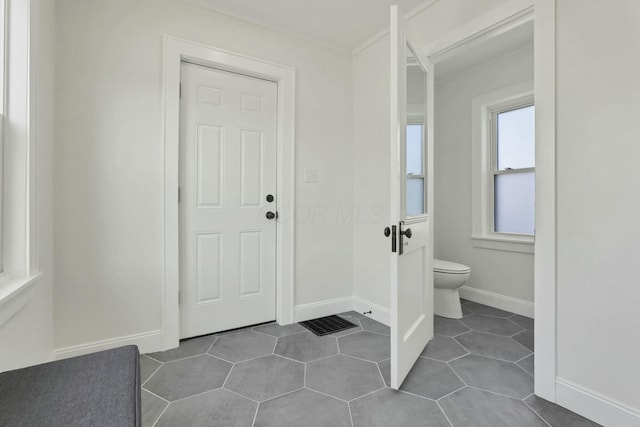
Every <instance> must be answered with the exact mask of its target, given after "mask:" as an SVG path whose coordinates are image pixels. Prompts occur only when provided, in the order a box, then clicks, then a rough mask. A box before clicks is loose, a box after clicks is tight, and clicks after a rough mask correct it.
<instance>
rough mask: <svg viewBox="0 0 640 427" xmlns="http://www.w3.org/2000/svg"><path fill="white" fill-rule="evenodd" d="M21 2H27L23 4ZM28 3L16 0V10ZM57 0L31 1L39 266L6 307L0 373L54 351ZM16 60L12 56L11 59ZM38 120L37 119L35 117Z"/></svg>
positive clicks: (0, 317)
mask: <svg viewBox="0 0 640 427" xmlns="http://www.w3.org/2000/svg"><path fill="white" fill-rule="evenodd" d="M18 3H21V5H18ZM24 5H26V2H23V1H17V0H11V1H10V2H9V10H11V13H14V12H15V11H16V10H18V9H21V7H22V6H24ZM54 17H55V9H54V7H53V2H50V1H41V0H32V1H31V17H30V19H31V22H32V26H33V28H32V32H31V34H32V39H31V49H32V51H31V61H32V62H31V66H32V71H31V73H32V74H31V79H32V83H31V90H32V93H31V97H32V98H31V101H32V104H31V119H32V122H31V135H30V138H32V139H33V145H34V146H35V150H34V153H35V163H34V166H35V168H36V171H37V173H36V180H37V183H36V186H37V192H36V197H35V199H34V202H35V205H34V206H33V208H34V211H35V213H36V215H35V231H36V239H37V240H36V242H35V247H33V248H32V250H33V251H34V260H35V270H37V271H40V272H41V275H40V276H39V278H38V279H37V280H36V281H35V283H34V284H33V285H31V287H30V288H29V290H28V291H27V292H25V293H23V294H20V296H18V297H16V298H13V299H10V300H9V301H5V302H3V303H2V304H1V305H0V348H1V349H2V350H1V351H0V371H5V370H9V369H15V368H20V367H24V366H28V365H33V364H37V363H42V362H44V361H45V359H47V358H48V357H49V356H50V354H51V351H52V350H53V289H52V286H53V265H52V260H53V254H52V233H53V231H52V223H53V218H52V141H53V94H54V86H53V75H54V71H55V70H54V68H55V67H54V57H53V52H54V40H55V32H54ZM9 59H10V60H11V57H10V58H9ZM33 120H35V121H33Z"/></svg>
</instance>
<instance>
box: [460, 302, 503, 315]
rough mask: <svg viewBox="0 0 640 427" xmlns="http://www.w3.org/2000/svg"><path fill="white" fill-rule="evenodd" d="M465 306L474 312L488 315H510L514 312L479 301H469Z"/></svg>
mask: <svg viewBox="0 0 640 427" xmlns="http://www.w3.org/2000/svg"><path fill="white" fill-rule="evenodd" d="M464 306H465V308H466V309H467V310H469V311H471V312H472V313H473V314H485V315H488V316H496V317H509V316H511V315H512V314H513V313H510V312H508V311H504V310H499V309H497V308H493V307H489V306H488V305H484V304H478V303H477V302H468V303H466V304H465V305H464Z"/></svg>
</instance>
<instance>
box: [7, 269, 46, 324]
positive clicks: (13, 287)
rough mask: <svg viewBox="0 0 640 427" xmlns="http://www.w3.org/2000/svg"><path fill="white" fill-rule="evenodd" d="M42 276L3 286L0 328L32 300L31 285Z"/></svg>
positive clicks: (38, 275)
mask: <svg viewBox="0 0 640 427" xmlns="http://www.w3.org/2000/svg"><path fill="white" fill-rule="evenodd" d="M41 276H42V274H37V275H35V276H31V277H29V278H26V279H23V280H16V281H14V282H11V283H8V284H6V285H3V286H2V288H1V289H0V290H1V291H2V293H1V296H0V328H2V327H3V326H4V324H5V323H7V322H8V321H9V320H11V319H12V318H13V317H14V316H15V315H16V314H18V312H20V311H22V309H24V308H25V307H26V306H27V305H28V304H29V303H30V302H31V300H32V299H33V285H34V283H36V282H37V281H38V279H40V277H41Z"/></svg>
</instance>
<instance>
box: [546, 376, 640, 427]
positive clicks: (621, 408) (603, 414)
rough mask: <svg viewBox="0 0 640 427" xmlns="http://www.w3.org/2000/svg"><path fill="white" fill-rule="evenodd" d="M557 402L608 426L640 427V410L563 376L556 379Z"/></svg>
mask: <svg viewBox="0 0 640 427" xmlns="http://www.w3.org/2000/svg"><path fill="white" fill-rule="evenodd" d="M556 403H557V404H558V405H560V406H563V407H565V408H567V409H569V410H571V411H573V412H575V413H576V414H580V415H582V416H583V417H586V418H588V419H590V420H592V421H595V422H596V423H598V424H602V425H603V426H606V427H640V410H638V409H633V408H630V407H629V406H627V405H624V404H622V403H620V402H616V401H615V400H612V399H609V398H608V397H605V396H602V395H600V394H598V393H596V392H594V391H591V390H588V389H586V388H584V387H581V386H579V385H577V384H574V383H572V382H570V381H567V380H564V379H562V378H558V379H556Z"/></svg>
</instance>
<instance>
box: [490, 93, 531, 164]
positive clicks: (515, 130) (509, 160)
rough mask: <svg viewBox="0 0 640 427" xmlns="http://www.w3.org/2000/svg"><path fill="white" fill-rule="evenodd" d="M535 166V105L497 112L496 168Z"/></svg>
mask: <svg viewBox="0 0 640 427" xmlns="http://www.w3.org/2000/svg"><path fill="white" fill-rule="evenodd" d="M534 166H535V107H534V106H533V105H532V106H530V107H524V108H518V109H517V110H512V111H507V112H504V113H500V114H498V170H504V169H507V168H511V169H520V168H532V167H534Z"/></svg>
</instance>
